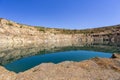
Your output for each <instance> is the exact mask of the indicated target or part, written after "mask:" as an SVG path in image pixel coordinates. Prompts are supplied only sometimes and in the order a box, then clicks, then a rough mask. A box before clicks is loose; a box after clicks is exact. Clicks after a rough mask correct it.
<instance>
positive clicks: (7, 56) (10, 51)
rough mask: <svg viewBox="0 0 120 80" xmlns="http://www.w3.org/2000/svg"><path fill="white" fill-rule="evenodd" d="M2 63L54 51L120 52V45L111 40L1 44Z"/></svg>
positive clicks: (0, 56) (0, 59) (0, 55)
mask: <svg viewBox="0 0 120 80" xmlns="http://www.w3.org/2000/svg"><path fill="white" fill-rule="evenodd" d="M0 45H2V46H0V64H1V65H6V64H8V63H10V62H13V61H16V60H18V59H21V58H24V57H28V56H33V55H40V54H41V55H42V54H48V53H53V52H64V51H73V50H88V51H98V52H107V53H120V45H119V44H118V43H110V42H102V43H98V42H94V43H93V42H92V43H81V42H65V41H64V42H56V43H43V44H22V45H21V44H4V45H3V44H0Z"/></svg>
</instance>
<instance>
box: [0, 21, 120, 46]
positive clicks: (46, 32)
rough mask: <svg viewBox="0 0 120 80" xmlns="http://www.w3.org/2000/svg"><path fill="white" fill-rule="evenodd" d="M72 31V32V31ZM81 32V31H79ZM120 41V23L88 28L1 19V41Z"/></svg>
mask: <svg viewBox="0 0 120 80" xmlns="http://www.w3.org/2000/svg"><path fill="white" fill-rule="evenodd" d="M70 32H71V33H70ZM78 32H79V33H78ZM65 41H66V42H75V41H79V42H91V43H92V42H104V41H106V42H108V41H109V42H119V41H120V25H116V26H114V27H112V26H111V27H105V28H98V29H97V28H96V29H88V30H69V31H68V30H64V29H54V28H53V29H52V28H51V29H50V28H44V29H43V28H38V27H32V26H28V25H22V24H18V23H15V22H12V21H9V20H6V19H0V43H7V44H11V43H16V44H26V43H37V44H38V43H49V42H65Z"/></svg>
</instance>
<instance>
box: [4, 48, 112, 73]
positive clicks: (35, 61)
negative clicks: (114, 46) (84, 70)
mask: <svg viewBox="0 0 120 80" xmlns="http://www.w3.org/2000/svg"><path fill="white" fill-rule="evenodd" d="M111 55H112V54H111V53H105V52H95V51H87V50H73V51H65V52H53V53H50V54H42V55H41V54H39V55H34V56H30V57H24V58H21V59H19V60H16V61H13V62H11V63H8V64H5V65H4V67H5V68H7V69H8V70H10V71H14V72H16V73H18V72H23V71H25V70H28V69H30V68H33V67H35V66H37V65H39V64H41V63H50V62H52V63H60V62H63V61H82V60H88V59H90V58H93V57H105V58H109V57H111Z"/></svg>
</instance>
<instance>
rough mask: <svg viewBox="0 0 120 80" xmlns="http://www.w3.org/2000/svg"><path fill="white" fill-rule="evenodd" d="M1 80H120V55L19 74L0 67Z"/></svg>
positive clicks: (57, 65)
mask: <svg viewBox="0 0 120 80" xmlns="http://www.w3.org/2000/svg"><path fill="white" fill-rule="evenodd" d="M56 74H57V75H56ZM0 80H120V55H118V54H113V56H112V58H110V59H106V58H93V59H90V60H86V61H82V62H69V61H67V62H63V63H59V64H53V63H47V64H41V65H38V66H36V67H34V68H32V69H30V70H28V71H25V72H21V73H18V74H15V73H13V72H10V71H7V70H6V69H5V68H3V67H0Z"/></svg>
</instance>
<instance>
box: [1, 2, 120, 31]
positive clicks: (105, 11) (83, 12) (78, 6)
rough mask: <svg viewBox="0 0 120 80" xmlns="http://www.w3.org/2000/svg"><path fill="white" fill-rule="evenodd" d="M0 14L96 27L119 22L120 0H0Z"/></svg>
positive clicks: (71, 26)
mask: <svg viewBox="0 0 120 80" xmlns="http://www.w3.org/2000/svg"><path fill="white" fill-rule="evenodd" d="M0 17H1V18H6V19H9V20H12V21H15V22H18V23H22V24H29V25H36V26H46V27H54V28H68V29H86V28H95V27H102V26H108V25H116V24H120V0H0Z"/></svg>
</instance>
